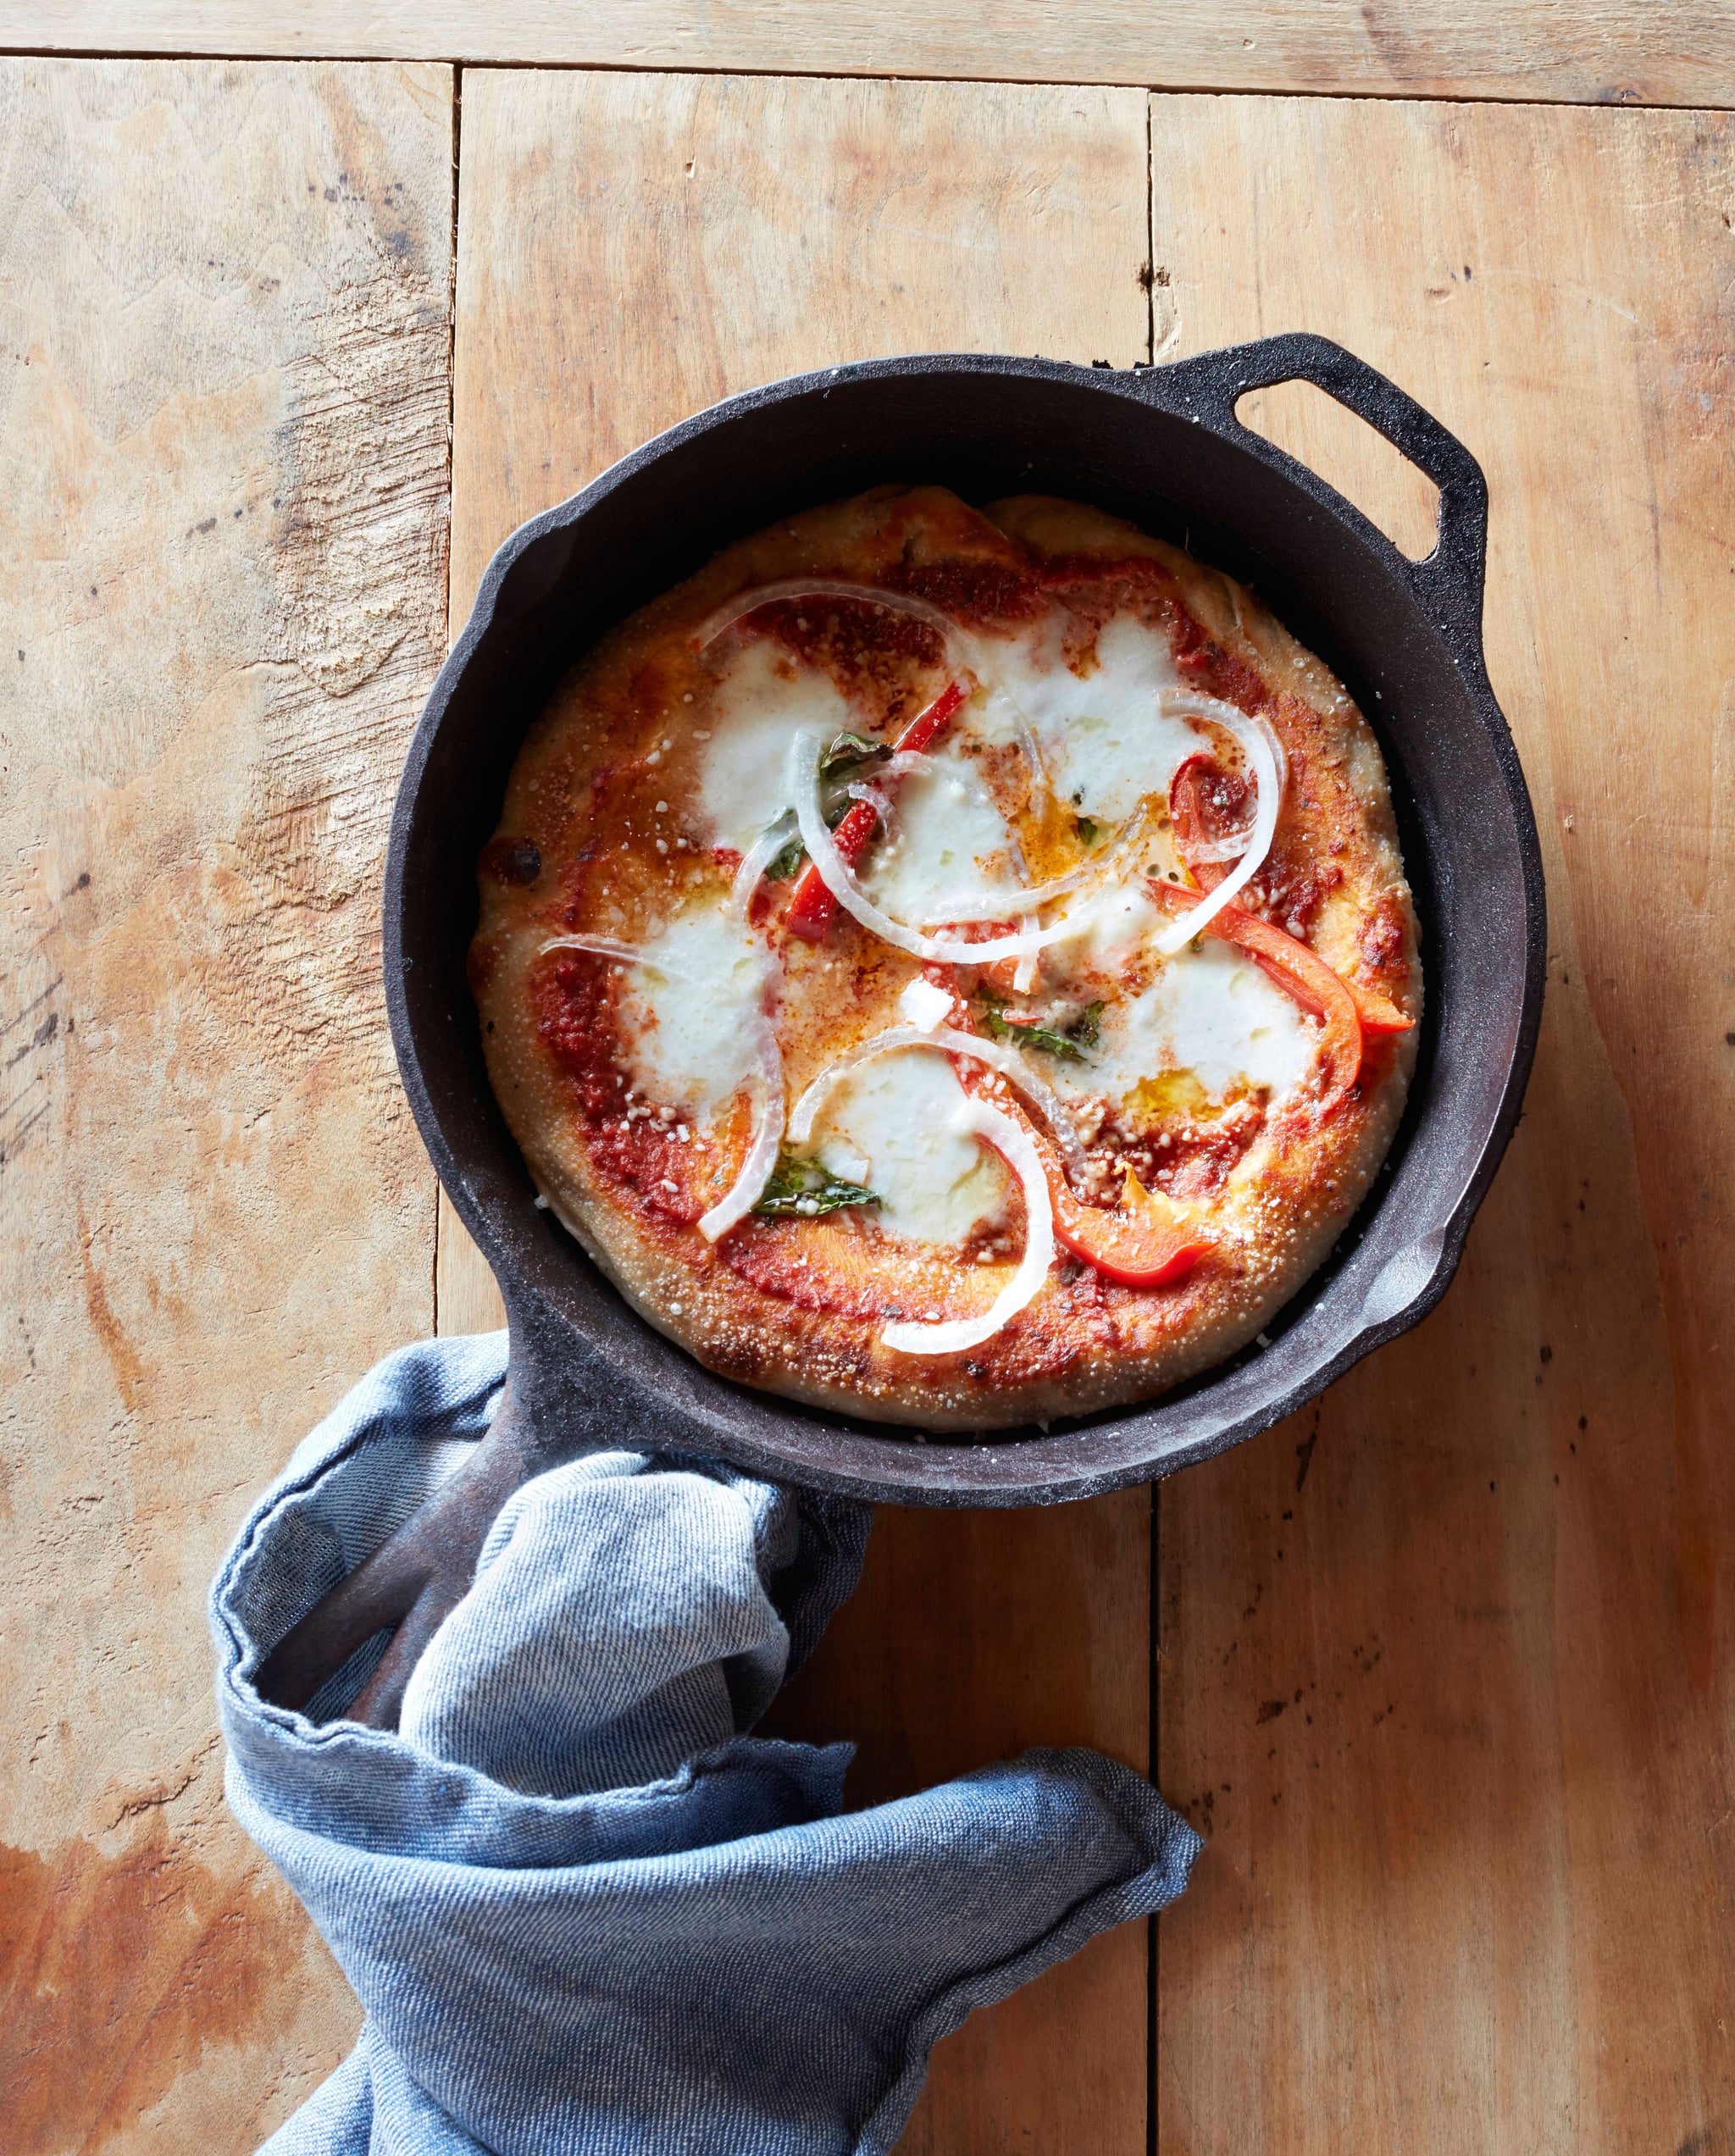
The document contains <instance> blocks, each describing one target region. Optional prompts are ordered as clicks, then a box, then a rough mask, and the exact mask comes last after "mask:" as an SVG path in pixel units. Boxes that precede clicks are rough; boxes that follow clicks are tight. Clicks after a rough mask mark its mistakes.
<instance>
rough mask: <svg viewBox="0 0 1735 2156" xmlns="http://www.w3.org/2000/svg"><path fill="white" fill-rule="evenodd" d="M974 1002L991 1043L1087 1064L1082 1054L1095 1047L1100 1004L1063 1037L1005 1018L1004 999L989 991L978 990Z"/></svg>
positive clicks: (1076, 1020)
mask: <svg viewBox="0 0 1735 2156" xmlns="http://www.w3.org/2000/svg"><path fill="white" fill-rule="evenodd" d="M976 998H977V1000H978V1002H979V1003H980V1004H981V1005H982V1006H983V1009H982V1023H983V1024H984V1026H985V1027H986V1028H987V1029H988V1032H989V1036H990V1038H992V1039H995V1040H1006V1041H1010V1042H1011V1043H1012V1045H1013V1046H1014V1047H1015V1048H1039V1049H1041V1050H1043V1052H1044V1053H1045V1055H1049V1056H1060V1057H1061V1058H1062V1061H1066V1062H1068V1063H1084V1062H1088V1061H1089V1056H1086V1055H1085V1053H1084V1051H1085V1050H1086V1049H1087V1048H1095V1045H1096V1038H1097V1024H1096V1022H1097V1020H1098V1018H1099V1017H1100V1016H1101V1015H1102V1006H1101V1005H1100V1003H1093V1004H1091V1005H1089V1006H1088V1008H1086V1009H1085V1010H1084V1011H1081V1012H1080V1014H1079V1015H1078V1017H1076V1018H1074V1019H1073V1023H1072V1024H1071V1025H1069V1026H1068V1027H1067V1029H1066V1031H1065V1032H1064V1033H1059V1032H1056V1029H1055V1028H1053V1027H1052V1026H1039V1025H1031V1024H1027V1023H1020V1021H1019V1020H1017V1019H1016V1018H1008V1017H1006V1008H1007V1006H1006V998H1005V997H1004V996H1003V995H996V994H995V991H994V990H993V989H991V988H978V989H977V991H976Z"/></svg>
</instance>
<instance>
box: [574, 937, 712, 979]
mask: <svg viewBox="0 0 1735 2156" xmlns="http://www.w3.org/2000/svg"><path fill="white" fill-rule="evenodd" d="M548 951H589V952H590V956H592V957H593V958H613V960H614V961H615V962H616V963H617V964H618V965H621V966H649V967H651V969H652V970H653V971H654V972H656V973H666V974H667V975H668V978H669V979H670V980H672V981H690V982H691V984H693V986H694V987H695V988H702V987H704V985H705V983H704V982H703V981H702V980H701V978H700V976H699V975H698V974H697V973H688V972H687V971H686V970H685V967H680V966H669V965H665V964H664V962H663V961H662V959H660V958H653V957H651V955H650V954H649V953H648V952H647V951H642V950H640V947H639V946H638V945H636V944H630V943H618V942H617V941H616V940H615V939H614V938H613V936H550V938H549V939H548V940H547V942H546V943H545V944H544V945H543V946H542V950H541V951H539V952H538V953H537V956H539V957H540V956H543V955H544V954H546V952H548Z"/></svg>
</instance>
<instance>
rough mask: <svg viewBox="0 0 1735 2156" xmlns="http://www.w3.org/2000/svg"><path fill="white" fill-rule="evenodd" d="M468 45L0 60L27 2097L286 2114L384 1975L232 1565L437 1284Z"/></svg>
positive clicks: (3, 1271)
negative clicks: (459, 169) (438, 860)
mask: <svg viewBox="0 0 1735 2156" xmlns="http://www.w3.org/2000/svg"><path fill="white" fill-rule="evenodd" d="M451 158H452V76H451V71H450V70H449V69H445V68H442V67H431V66H429V67H399V66H395V65H385V66H344V67H327V66H319V67H292V66H285V65H281V64H269V65H263V66H257V65H256V66H242V65H236V64H220V63H219V64H210V63H202V62H199V63H186V64H179V63H176V64H163V63H158V64H150V65H139V64H125V63H87V62H86V63H67V62H57V61H44V60H30V61H9V62H3V63H0V357H3V367H0V468H3V470H4V471H5V473H6V485H5V486H4V487H3V489H0V617H3V618H4V620H5V624H6V635H5V639H4V656H5V664H4V665H3V667H0V741H3V745H4V749H3V757H4V769H5V779H4V784H3V787H0V881H3V893H4V895H3V898H0V1065H3V1070H4V1082H3V1091H0V1309H3V1311H4V1312H5V1319H4V1324H3V1327H0V1403H3V1405H0V1535H3V1538H4V1558H3V1561H0V1612H3V1614H0V1654H3V1658H4V1661H5V1665H6V1669H7V1672H8V1675H7V1678H6V1681H5V1682H4V1684H3V1685H0V1732H3V1734H0V1749H3V1752H4V1756H5V1758H6V1760H7V1761H8V1771H7V1772H6V1773H5V1775H4V1776H0V1844H3V1847H0V2091H3V2092H4V2093H3V2096H0V2112H3V2114H4V2119H5V2126H4V2129H3V2131H0V2141H3V2142H4V2143H5V2145H6V2147H7V2148H8V2151H17V2152H19V2156H27V2153H29V2152H41V2156H51V2152H52V2153H54V2156H58V2152H59V2151H61V2150H63V2149H67V2148H80V2149H83V2150H86V2151H97V2150H105V2151H107V2150H141V2149H143V2148H145V2147H146V2146H147V2144H148V2146H149V2147H150V2148H199V2149H206V2150H210V2151H212V2152H213V2156H215V2152H219V2151H221V2152H227V2151H234V2152H236V2156H242V2152H245V2151H247V2150H250V2149H252V2148H253V2147H254V2146H255V2145H256V2144H257V2142H258V2140H259V2139H260V2138H261V2137H262V2136H263V2134H264V2133H266V2132H267V2131H269V2129H271V2128H272V2127H273V2126H275V2125H276V2124H277V2123H278V2122H279V2121H280V2120H281V2119H282V2118H283V2117H284V2116H285V2114H286V2113H287V2112H288V2111H290V2110H291V2109H293V2108H294V2106H295V2105H296V2103H297V2102H298V2101H299V2100H300V2099H301V2098H302V2097H303V2096H305V2095H306V2094H307V2093H308V2091H309V2090H310V2089H311V2088H312V2087H313V2085H314V2084H315V2083H316V2082H317V2081H319V2080H320V2079H321V2078H322V2077H323V2076H324V2074H325V2073H326V2072H327V2071H328V2070H330V2067H331V2066H332V2065H334V2064H335V2061H336V2059H338V2058H339V2057H340V2056H341V2053H343V2051H344V2050H345V2049H346V2048H347V2046H348V2043H349V2042H350V2041H351V2039H352V2036H353V2032H354V2029H355V2026H356V2023H357V2021H358V2018H359V2017H358V2011H357V2009H356V2006H355V2003H354V2001H353V1999H352V1998H351V1997H350V1995H349V1992H348V1991H347V1989H346V1987H345V1986H344V1984H343V1981H342V1980H341V1977H340V1976H338V1973H337V1971H336V1970H335V1967H334V1966H333V1965H332V1964H331V1962H330V1959H329V1958H328V1957H327V1955H326V1954H325V1952H324V1948H322V1947H321V1946H320V1945H319V1942H318V1940H317V1939H316V1938H314V1937H313V1935H312V1934H311V1933H310V1932H309V1931H308V1927H307V1926H306V1924H305V1921H304V1920H303V1919H302V1916H301V1914H300V1911H299V1910H298V1909H297V1907H296V1905H295V1904H294V1903H293V1902H292V1901H291V1898H290V1897H289V1895H288V1893H287V1891H286V1890H285V1889H284V1888H283V1887H280V1885H279V1883H278V1882H276V1880H275V1878H274V1876H272V1875H271V1874H270V1873H269V1871H268V1870H267V1868H266V1867H265V1866H264V1865H263V1861H262V1860H261V1859H258V1857H257V1856H256V1854H254V1853H253V1852H252V1849H251V1847H250V1845H248V1844H247V1843H246V1842H245V1841H244V1840H243V1839H242V1837H241V1835H240V1833H239V1832H238V1831H237V1830H236V1828H235V1827H234V1826H233V1825H232V1824H231V1823H230V1821H229V1819H228V1816H227V1814H226V1813H225V1812H224V1809H223V1804H222V1752H221V1748H220V1745H219V1742H218V1739H217V1735H216V1732H215V1729H214V1727H213V1712H212V1702H211V1682H210V1644H209V1640H208V1635H207V1632H206V1627H205V1618H204V1610H203V1601H204V1594H205V1589H206V1584H207V1582H208V1579H209V1577H210V1575H211V1572H212V1571H213V1567H214V1566H215V1564H216V1562H217V1560H218V1557H219V1554H220V1552H221V1550H222V1549H223V1547H224V1544H225V1543H226V1542H227V1541H228V1539H229V1538H230V1535H231V1534H232V1533H233V1532H234V1530H235V1527H236V1524H237V1522H238V1521H239V1519H240V1517H241V1514H242V1512H243V1510H244V1509H245V1507H246V1506H247V1505H248V1503H249V1502H250V1501H251V1499H252V1495H253V1494H254V1493H255V1492H256V1491H257V1490H258V1488H259V1487H260V1485H261V1484H262V1483H263V1482H265V1480H266V1479H267V1478H268V1477H269V1476H270V1475H271V1474H272V1473H273V1472H274V1471H275V1470H276V1468H277V1467H278V1466H279V1465H280V1462H281V1461H282V1460H283V1459H284V1458H285V1455H286V1454H287V1453H288V1451H289V1450H290V1449H291V1446H292V1445H293V1444H294V1443H295V1442H296V1441H297V1439H298V1438H300V1437H301V1436H302V1434H303V1433H305V1431H306V1430H307V1429H308V1427H310V1426H311V1424H312V1423H313V1422H314V1421H315V1419H316V1418H317V1417H318V1416H319V1414H320V1413H321V1412H323V1411H324V1409H325V1408H326V1407H328V1406H329V1405H330V1403H331V1402H332V1401H333V1399H335V1397H336V1396H337V1394H339V1393H340V1392H341V1390H342V1388H344V1386H345V1385H346V1383H349V1382H350V1381H351V1380H352V1379H353V1378H354V1377H357V1376H358V1375H359V1374H360V1372H362V1371H363V1370H364V1369H365V1368H366V1367H367V1366H368V1365H369V1362H371V1361H373V1360H374V1357H376V1356H377V1355H380V1354H381V1353H382V1352H383V1351H385V1350H386V1349H388V1348H391V1347H394V1346H396V1345H397V1344H400V1343H401V1342H402V1341H404V1340H407V1339H410V1338H414V1337H416V1336H417V1335H418V1334H419V1333H425V1332H426V1331H427V1330H428V1327H429V1325H430V1319H431V1316H432V1309H431V1305H432V1281H431V1275H430V1250H431V1238H432V1233H433V1217H434V1188H433V1181H432V1177H431V1175H430V1172H429V1170H428V1167H427V1165H426V1161H425V1158H424V1155H423V1154H422V1151H421V1149H420V1147H419V1145H418V1143H417V1140H416V1137H415V1133H414V1131H413V1128H412V1126H411V1123H410V1120H409V1117H408V1114H407V1110H406V1108H405V1106H404V1104H403V1100H402V1094H401V1092H400V1090H399V1088H398V1085H397V1081H396V1072H395V1070H394V1068H393V1065H392V1060H391V1047H390V1045H389V1042H388V1039H387V1036H386V1029H385V1014H384V1010H383V1007H382V1000H381V996H380V981H379V873H380V859H381V856H382V853H383V850H384V843H385V820H386V815H387V812H388V809H389V807H390V804H391V795H392V790H393V787H394V784H395V782H396V772H397V767H398V763H399V761H400V759H401V757H402V751H403V748H404V745H405V741H406V739H407V733H408V730H409V728H410V725H411V723H413V718H414V715H415V712H416V710H417V708H418V707H419V703H420V701H421V698H422V696H423V695H424V692H425V690H426V688H427V685H428V684H429V681H430V679H431V676H432V673H433V671H434V669H435V666H436V665H437V663H438V661H439V658H440V655H441V651H442V649H443V645H444V634H445V596H446V590H445V559H444V554H445V541H444V531H445V513H446V488H447V457H446V420H447V394H448V389H447V349H448V343H447V341H448V319H449V311H450V285H451V252H452V248H451V234H452V174H451Z"/></svg>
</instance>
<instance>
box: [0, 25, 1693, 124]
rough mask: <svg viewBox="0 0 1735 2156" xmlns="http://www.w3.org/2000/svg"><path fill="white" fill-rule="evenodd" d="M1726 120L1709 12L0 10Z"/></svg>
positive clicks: (108, 41)
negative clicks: (1697, 109)
mask: <svg viewBox="0 0 1735 2156" xmlns="http://www.w3.org/2000/svg"><path fill="white" fill-rule="evenodd" d="M8 46H10V47H22V48H25V49H30V50H37V49H47V50H51V51H69V52H85V53H92V52H96V53H102V52H118V53H258V54H264V53H274V54H280V55H283V56H285V57H287V58H314V57H324V58H391V57H395V56H396V57H405V58H409V57H415V56H431V55H437V56H439V57H440V58H444V59H452V60H464V61H471V62H496V63H497V62H502V61H507V62H513V61H516V62H520V63H540V64H543V65H554V66H584V67H626V68H644V69H701V70H707V71H710V70H717V69H745V70H748V71H759V70H762V71H764V72H767V73H771V74H780V75H906V76H915V75H927V76H934V77H938V78H940V79H946V78H962V79H966V80H987V81H1015V82H1050V83H1052V82H1108V83H1128V84H1135V85H1139V86H1146V87H1150V88H1172V89H1195V90H1235V91H1319V92H1329V93H1332V94H1334V95H1340V96H1341V95H1350V96H1360V97H1518V98H1533V99H1564V100H1566V101H1568V102H1570V103H1585V104H1609V103H1639V104H1649V105H1723V104H1729V103H1735V17H1732V15H1731V13H1730V10H1729V9H1728V8H1727V7H1725V6H1722V5H1720V4H1718V0H1643V4H1640V0H1577V4H1574V0H1377V4H1370V5H1365V6H1361V7H1354V6H1348V5H1345V4H1344V0H1247V4H1244V5H1242V6H1239V7H1234V8H1225V7H1223V6H1222V5H1220V4H1218V0H1170V4H1169V5H1167V7H1164V8H1152V7H1150V5H1148V4H1146V0H1073V4H1071V5H1069V6H1066V7H1057V6H1055V5H1053V4H1052V0H961V3H960V4H955V5H953V6H951V7H949V8H932V7H928V6H924V5H923V4H922V3H921V0H828V4H826V5H825V6H823V7H816V6H812V5H808V4H804V0H593V4H591V5H589V6H585V7H575V6H574V5H572V4H571V0H518V4H517V5H515V6H513V7H510V8H501V7H494V6H489V5H485V4H484V0H417V4H414V5H412V4H410V0H394V3H393V4H388V5H374V6H370V7H368V8H358V7H355V6H353V5H352V4H351V0H298V3H297V5H296V6H295V7H293V8H285V7H283V6H282V5H280V4H278V0H0V47H8Z"/></svg>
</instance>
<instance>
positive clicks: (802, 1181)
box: [753, 1153, 879, 1220]
mask: <svg viewBox="0 0 1735 2156" xmlns="http://www.w3.org/2000/svg"><path fill="white" fill-rule="evenodd" d="M878 1204H879V1197H878V1195H877V1194H875V1193H874V1192H873V1191H872V1190H866V1189H863V1188H862V1185H861V1184H860V1183H845V1181H844V1179H843V1178H842V1177H841V1176H836V1175H832V1174H829V1172H827V1171H826V1170H825V1169H824V1168H823V1167H821V1166H820V1165H819V1163H818V1161H802V1160H797V1159H796V1158H795V1156H794V1154H792V1153H785V1154H784V1155H783V1156H782V1157H781V1158H780V1159H779V1161H778V1164H777V1167H776V1170H775V1172H773V1175H772V1178H771V1180H770V1181H769V1182H768V1183H767V1184H766V1186H765V1188H764V1189H763V1191H762V1193H761V1194H760V1198H759V1202H758V1204H757V1205H755V1206H754V1208H753V1210H754V1211H755V1212H756V1213H769V1214H771V1215H773V1217H782V1218H788V1217H793V1218H795V1219H797V1220H812V1218H813V1217H814V1216H815V1215H816V1214H818V1213H834V1212H837V1211H840V1208H842V1207H843V1206H845V1205H878Z"/></svg>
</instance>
